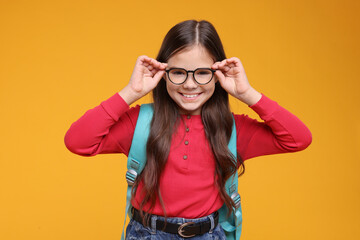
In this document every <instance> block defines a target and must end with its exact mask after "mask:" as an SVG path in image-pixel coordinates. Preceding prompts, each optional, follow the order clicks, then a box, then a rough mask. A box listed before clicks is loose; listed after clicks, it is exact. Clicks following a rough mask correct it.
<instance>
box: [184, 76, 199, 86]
mask: <svg viewBox="0 0 360 240" xmlns="http://www.w3.org/2000/svg"><path fill="white" fill-rule="evenodd" d="M197 85H198V84H197V83H196V82H195V79H194V75H193V74H189V75H188V78H187V79H186V81H185V82H184V84H183V87H184V88H197Z"/></svg>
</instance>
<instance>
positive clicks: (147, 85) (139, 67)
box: [119, 55, 167, 105]
mask: <svg viewBox="0 0 360 240" xmlns="http://www.w3.org/2000/svg"><path fill="white" fill-rule="evenodd" d="M166 67H167V63H161V62H158V61H157V60H155V59H153V58H150V57H148V56H145V55H142V56H140V57H138V58H137V60H136V63H135V67H134V70H133V73H132V75H131V78H130V82H129V84H128V85H127V86H126V87H125V88H124V89H123V90H121V91H120V92H119V94H120V96H122V97H123V99H124V100H125V101H126V102H127V103H128V104H129V105H130V104H131V103H133V102H135V101H136V100H138V99H140V98H142V97H143V96H145V95H146V94H148V93H149V92H150V91H151V90H153V89H154V88H155V87H156V86H157V84H158V83H159V81H160V79H161V78H162V76H163V75H164V73H165V68H166Z"/></svg>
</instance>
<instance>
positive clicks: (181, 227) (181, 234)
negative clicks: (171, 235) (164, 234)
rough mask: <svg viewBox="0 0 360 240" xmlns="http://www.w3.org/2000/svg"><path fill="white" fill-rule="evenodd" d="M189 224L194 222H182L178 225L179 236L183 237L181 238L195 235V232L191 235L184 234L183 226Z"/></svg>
mask: <svg viewBox="0 0 360 240" xmlns="http://www.w3.org/2000/svg"><path fill="white" fill-rule="evenodd" d="M191 224H194V222H186V223H183V224H181V225H180V226H179V228H178V234H179V235H180V236H181V237H183V238H189V237H193V236H195V235H196V234H193V235H184V231H185V230H184V229H183V228H184V227H186V226H189V225H191Z"/></svg>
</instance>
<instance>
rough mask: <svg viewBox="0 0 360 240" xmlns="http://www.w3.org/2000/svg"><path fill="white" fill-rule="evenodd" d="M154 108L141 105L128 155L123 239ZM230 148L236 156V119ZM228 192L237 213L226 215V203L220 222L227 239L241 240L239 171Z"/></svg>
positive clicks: (232, 177)
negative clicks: (133, 187) (132, 193)
mask: <svg viewBox="0 0 360 240" xmlns="http://www.w3.org/2000/svg"><path fill="white" fill-rule="evenodd" d="M153 113H154V109H153V104H142V105H141V106H140V112H139V117H138V120H137V123H136V127H135V132H134V136H133V140H132V143H131V147H130V152H129V155H128V161H127V169H128V171H127V172H126V181H127V183H128V188H127V194H126V209H125V219H124V225H123V231H122V235H121V240H124V228H125V223H126V216H127V215H129V217H130V218H131V211H129V209H130V208H131V202H130V200H131V187H132V185H133V184H134V181H135V179H136V176H137V175H139V174H140V173H141V171H142V170H143V169H144V166H145V163H146V143H147V139H148V137H149V133H150V123H151V120H152V117H153ZM228 147H229V150H230V151H231V153H232V154H233V155H234V156H235V159H236V155H237V151H236V128H235V121H233V130H232V134H231V138H230V141H229V144H228ZM225 188H226V192H227V193H228V195H229V196H230V197H231V198H232V199H233V201H234V202H235V205H236V208H235V209H234V213H235V214H231V215H230V217H229V218H227V217H226V215H227V213H228V208H227V206H226V205H225V203H224V205H223V206H222V207H221V208H220V209H219V210H218V211H219V224H221V227H222V228H223V229H224V231H225V234H226V239H227V240H239V239H240V235H241V229H242V210H241V199H240V195H239V193H238V192H237V191H238V172H237V171H236V172H235V173H234V174H233V175H232V176H231V177H230V178H229V179H228V180H227V181H226V183H225Z"/></svg>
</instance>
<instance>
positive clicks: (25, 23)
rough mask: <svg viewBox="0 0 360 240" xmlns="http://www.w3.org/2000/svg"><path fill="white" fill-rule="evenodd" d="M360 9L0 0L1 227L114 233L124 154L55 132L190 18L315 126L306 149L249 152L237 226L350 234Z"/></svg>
mask: <svg viewBox="0 0 360 240" xmlns="http://www.w3.org/2000/svg"><path fill="white" fill-rule="evenodd" d="M359 12H360V4H359V1H355V0H354V1H349V0H348V1H344V0H342V1H340V0H338V1H331V0H328V1H323V0H321V1H320V0H304V1H286V0H283V1H279V0H275V1H263V0H258V1H250V0H249V1H203V0H200V1H175V2H171V1H109V0H102V1H100V0H93V1H69V0H66V1H39V0H33V1H15V0H14V1H10V0H1V1H0V97H1V101H0V109H1V110H0V111H1V119H0V121H1V124H0V132H1V140H0V146H1V151H0V239H4V240H25V239H26V240H30V239H37V240H42V239H44V240H45V239H46V240H48V239H51V240H60V239H69V240H72V239H74V240H75V239H77V240H79V239H86V240H100V239H106V240H112V239H113V240H117V239H120V235H121V230H122V223H123V217H124V208H125V188H126V186H127V185H126V181H125V178H124V175H125V166H126V158H125V157H124V156H123V155H118V154H117V155H116V154H107V155H98V156H95V157H91V158H86V157H81V156H78V155H75V154H72V153H71V152H69V151H68V150H67V149H66V147H65V145H64V135H65V133H66V131H67V129H68V128H69V127H70V125H71V123H72V122H74V121H76V120H77V119H78V118H79V117H80V116H82V114H84V113H85V111H86V110H88V109H90V108H93V107H95V106H97V105H98V104H100V102H101V101H103V100H105V99H107V98H109V97H110V96H112V95H113V94H115V93H116V92H118V91H120V90H121V89H122V88H123V87H124V86H125V85H126V84H127V83H128V80H129V78H130V76H131V73H132V70H133V67H134V64H135V61H136V58H137V57H138V56H139V55H142V54H145V55H148V56H150V57H156V54H157V52H158V50H159V48H160V44H161V41H162V39H163V37H164V36H165V34H166V32H167V31H168V30H169V29H170V28H171V27H172V26H173V25H175V24H176V23H178V22H180V21H183V20H187V19H193V18H194V19H197V20H201V19H206V20H209V21H210V22H212V23H213V24H214V26H215V27H216V29H217V30H218V32H219V35H220V37H221V39H222V41H223V44H224V47H225V51H226V54H227V56H228V57H232V56H236V57H238V58H240V59H241V61H242V63H243V65H244V67H245V70H246V73H247V76H248V78H249V81H250V84H251V85H252V86H253V87H254V88H255V89H256V90H258V91H259V92H262V93H264V94H266V95H267V96H268V97H270V98H271V99H273V100H275V101H277V102H278V103H279V104H280V105H282V106H283V107H285V108H286V109H288V110H289V111H291V112H292V113H294V114H295V115H297V116H298V117H299V118H300V119H301V120H302V121H303V122H304V123H305V124H306V125H307V126H308V127H309V128H310V130H311V132H312V134H313V142H312V144H311V145H310V146H309V148H307V149H306V150H305V151H302V152H298V153H289V154H279V155H272V156H263V157H257V158H254V159H250V160H248V161H247V162H246V173H245V175H244V176H242V177H241V178H240V194H241V196H242V206H243V214H244V221H243V234H242V240H252V239H256V240H262V239H263V240H271V239H274V240H275V239H276V240H285V239H286V240H288V239H292V240H298V239H299V240H304V239H309V240H310V239H314V240H315V239H326V240H331V239H334V240H335V239H347V240H352V239H360V228H359V226H360V207H359V203H360V201H359V200H360V177H359V172H360V163H359V160H360V150H359V149H360V124H359V120H358V119H359V117H360V112H359V103H360V99H359V90H360V88H359V69H360V68H359V63H360V62H359V53H360V51H359V42H360V36H359V35H360V34H359V23H360V19H359V18H360V17H359V16H360V15H359ZM148 101H150V97H146V98H145V99H142V100H141V101H139V102H138V103H143V102H148ZM231 105H232V109H233V111H234V112H237V113H245V114H248V115H249V116H251V117H253V118H258V117H257V116H256V114H255V113H254V112H252V110H251V109H249V108H248V107H247V106H246V105H245V104H243V103H241V102H238V101H234V99H232V100H231Z"/></svg>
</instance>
